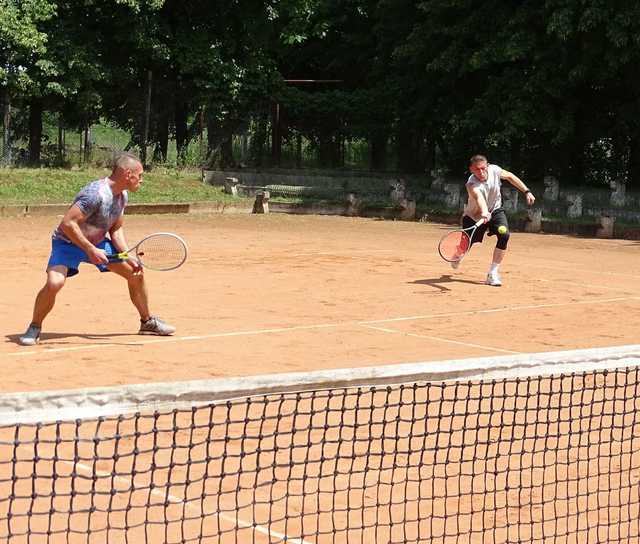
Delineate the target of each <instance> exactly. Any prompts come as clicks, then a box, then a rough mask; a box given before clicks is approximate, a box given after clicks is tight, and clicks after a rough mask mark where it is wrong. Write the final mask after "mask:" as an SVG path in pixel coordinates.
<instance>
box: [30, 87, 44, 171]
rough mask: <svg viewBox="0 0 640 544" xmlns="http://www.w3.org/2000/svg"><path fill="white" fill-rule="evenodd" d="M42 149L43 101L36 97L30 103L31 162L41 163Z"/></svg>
mask: <svg viewBox="0 0 640 544" xmlns="http://www.w3.org/2000/svg"><path fill="white" fill-rule="evenodd" d="M41 149H42V101H41V100H39V99H37V98H34V99H33V100H32V101H31V103H30V104H29V163H30V164H32V165H34V166H38V165H39V164H40V151H41Z"/></svg>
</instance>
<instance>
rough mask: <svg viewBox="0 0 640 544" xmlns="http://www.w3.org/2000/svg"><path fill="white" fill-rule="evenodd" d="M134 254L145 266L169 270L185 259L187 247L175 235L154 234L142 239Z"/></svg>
mask: <svg viewBox="0 0 640 544" xmlns="http://www.w3.org/2000/svg"><path fill="white" fill-rule="evenodd" d="M136 255H137V256H138V258H139V259H140V261H141V262H142V263H143V265H144V266H146V267H147V268H152V269H155V270H171V269H173V268H177V267H178V266H180V265H181V264H182V263H183V262H184V261H185V259H186V258H187V248H186V247H185V245H184V243H183V242H182V240H180V239H179V238H177V237H174V236H168V235H156V236H150V237H149V238H147V239H145V240H143V241H142V242H141V243H140V245H139V246H138V248H137V249H136Z"/></svg>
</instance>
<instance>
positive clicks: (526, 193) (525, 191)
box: [524, 189, 533, 195]
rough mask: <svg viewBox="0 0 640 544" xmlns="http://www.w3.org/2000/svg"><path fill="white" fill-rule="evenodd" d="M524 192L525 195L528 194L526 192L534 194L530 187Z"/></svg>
mask: <svg viewBox="0 0 640 544" xmlns="http://www.w3.org/2000/svg"><path fill="white" fill-rule="evenodd" d="M524 194H525V195H526V194H530V195H532V194H533V193H532V192H531V191H529V189H527V190H526V191H525V192H524Z"/></svg>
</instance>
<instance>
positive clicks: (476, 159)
mask: <svg viewBox="0 0 640 544" xmlns="http://www.w3.org/2000/svg"><path fill="white" fill-rule="evenodd" d="M478 162H489V161H488V160H487V157H485V156H484V155H474V156H473V157H471V158H470V159H469V166H473V165H474V164H476V163H478Z"/></svg>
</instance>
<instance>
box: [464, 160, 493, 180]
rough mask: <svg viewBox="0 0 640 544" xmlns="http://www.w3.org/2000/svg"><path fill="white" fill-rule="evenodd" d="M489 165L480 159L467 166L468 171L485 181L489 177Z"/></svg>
mask: <svg viewBox="0 0 640 544" xmlns="http://www.w3.org/2000/svg"><path fill="white" fill-rule="evenodd" d="M488 168H489V165H488V164H487V161H480V162H476V163H473V164H472V165H471V166H469V171H470V172H471V173H472V174H473V175H474V176H475V177H476V178H478V179H479V180H480V181H487V179H488V178H489V170H488Z"/></svg>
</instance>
